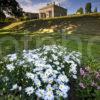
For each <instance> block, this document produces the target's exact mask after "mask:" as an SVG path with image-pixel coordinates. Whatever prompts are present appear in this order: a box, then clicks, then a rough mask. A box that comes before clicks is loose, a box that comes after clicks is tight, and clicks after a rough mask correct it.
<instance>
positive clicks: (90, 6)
mask: <svg viewBox="0 0 100 100" xmlns="http://www.w3.org/2000/svg"><path fill="white" fill-rule="evenodd" d="M91 8H92V5H91V3H90V2H88V3H87V4H86V6H85V12H86V13H91V12H92V10H91Z"/></svg>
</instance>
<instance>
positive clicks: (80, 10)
mask: <svg viewBox="0 0 100 100" xmlns="http://www.w3.org/2000/svg"><path fill="white" fill-rule="evenodd" d="M76 13H80V14H83V13H84V11H83V8H82V7H81V8H79V9H78V10H77V12H76Z"/></svg>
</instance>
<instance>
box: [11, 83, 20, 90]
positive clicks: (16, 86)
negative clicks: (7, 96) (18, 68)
mask: <svg viewBox="0 0 100 100" xmlns="http://www.w3.org/2000/svg"><path fill="white" fill-rule="evenodd" d="M17 88H18V85H17V84H14V85H13V86H12V88H11V89H10V90H12V91H13V90H16V89H17Z"/></svg>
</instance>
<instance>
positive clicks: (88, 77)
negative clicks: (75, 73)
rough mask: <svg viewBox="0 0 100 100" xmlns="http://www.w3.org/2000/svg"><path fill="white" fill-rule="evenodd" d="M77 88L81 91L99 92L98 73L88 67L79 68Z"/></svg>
mask: <svg viewBox="0 0 100 100" xmlns="http://www.w3.org/2000/svg"><path fill="white" fill-rule="evenodd" d="M79 77H80V78H79V79H80V80H79V81H80V82H79V86H80V87H81V88H82V89H87V88H88V89H91V88H92V89H93V88H94V89H96V90H100V71H99V70H98V71H93V70H92V69H91V68H90V67H85V68H80V75H79Z"/></svg>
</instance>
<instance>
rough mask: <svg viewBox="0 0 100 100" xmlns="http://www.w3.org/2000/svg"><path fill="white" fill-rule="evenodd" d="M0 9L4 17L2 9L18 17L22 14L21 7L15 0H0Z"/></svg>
mask: <svg viewBox="0 0 100 100" xmlns="http://www.w3.org/2000/svg"><path fill="white" fill-rule="evenodd" d="M0 10H1V12H2V15H3V16H0V17H1V18H2V17H4V16H5V15H4V11H5V12H6V13H8V14H10V15H12V16H15V17H20V16H22V15H23V11H22V8H21V7H20V6H19V4H18V2H17V1H16V0H0Z"/></svg>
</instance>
